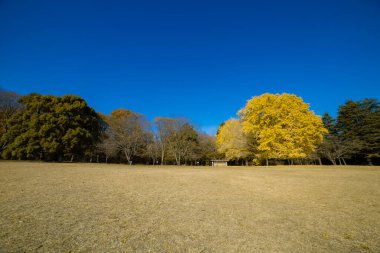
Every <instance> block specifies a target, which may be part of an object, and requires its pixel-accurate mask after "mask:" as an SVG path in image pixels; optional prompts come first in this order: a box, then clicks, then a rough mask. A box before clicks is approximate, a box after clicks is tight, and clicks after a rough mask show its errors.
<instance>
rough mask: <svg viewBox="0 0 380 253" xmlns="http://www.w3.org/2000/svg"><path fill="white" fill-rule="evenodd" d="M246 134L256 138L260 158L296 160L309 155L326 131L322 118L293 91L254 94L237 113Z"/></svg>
mask: <svg viewBox="0 0 380 253" xmlns="http://www.w3.org/2000/svg"><path fill="white" fill-rule="evenodd" d="M238 115H239V116H240V118H241V122H242V129H243V132H244V133H245V134H246V135H253V136H255V137H256V139H257V154H256V156H257V157H259V158H261V159H266V160H267V164H268V159H272V158H274V159H290V160H292V159H296V158H305V157H306V156H308V155H310V154H312V153H313V152H314V151H315V149H316V146H317V145H318V144H319V143H321V142H322V141H323V135H324V134H326V133H327V130H326V129H325V128H324V126H323V122H322V119H321V117H319V116H317V115H315V114H314V112H313V111H311V110H310V109H309V105H308V104H306V103H305V102H303V101H302V98H300V97H297V96H296V95H293V94H287V93H283V94H268V93H265V94H263V95H261V96H257V97H253V98H252V99H250V100H248V101H247V104H246V106H245V107H244V108H243V109H241V110H240V111H239V112H238Z"/></svg>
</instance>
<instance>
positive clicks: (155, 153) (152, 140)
mask: <svg viewBox="0 0 380 253" xmlns="http://www.w3.org/2000/svg"><path fill="white" fill-rule="evenodd" d="M146 155H147V157H148V158H149V159H151V160H152V164H153V165H155V164H156V163H157V162H158V159H159V157H160V155H161V144H160V141H159V137H158V134H157V133H151V134H150V137H149V141H148V144H147V146H146Z"/></svg>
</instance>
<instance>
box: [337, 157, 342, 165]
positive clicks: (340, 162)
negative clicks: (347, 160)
mask: <svg viewBox="0 0 380 253" xmlns="http://www.w3.org/2000/svg"><path fill="white" fill-rule="evenodd" d="M338 162H339V165H342V161H341V160H340V157H338Z"/></svg>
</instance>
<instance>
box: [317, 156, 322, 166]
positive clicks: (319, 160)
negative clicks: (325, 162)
mask: <svg viewBox="0 0 380 253" xmlns="http://www.w3.org/2000/svg"><path fill="white" fill-rule="evenodd" d="M318 162H319V165H322V159H321V158H320V157H318Z"/></svg>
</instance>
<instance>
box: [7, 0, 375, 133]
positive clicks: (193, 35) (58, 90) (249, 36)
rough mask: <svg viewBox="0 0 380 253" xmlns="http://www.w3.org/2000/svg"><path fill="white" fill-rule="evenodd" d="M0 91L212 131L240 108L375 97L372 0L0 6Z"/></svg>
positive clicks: (329, 105) (322, 107) (65, 1)
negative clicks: (176, 119) (82, 102)
mask: <svg viewBox="0 0 380 253" xmlns="http://www.w3.org/2000/svg"><path fill="white" fill-rule="evenodd" d="M0 87H2V88H3V89H7V90H13V91H16V92H18V93H21V94H27V93H30V92H38V93H42V94H54V95H63V94H68V93H71V94H76V95H79V96H81V97H83V98H85V99H86V101H87V102H88V103H89V104H90V105H91V106H92V107H94V108H95V109H96V110H97V111H100V112H103V113H106V114H108V113H110V112H111V111H112V110H113V109H116V108H126V109H131V110H133V111H136V112H140V113H143V114H144V115H146V116H147V118H149V119H153V117H155V116H184V117H187V118H189V119H191V120H192V122H193V123H194V124H196V125H197V126H198V127H199V128H202V129H204V130H207V131H208V132H213V131H215V129H216V127H217V126H218V125H219V124H220V123H221V122H222V121H224V120H227V119H229V118H230V117H233V116H235V114H236V112H237V110H238V109H240V108H241V107H243V106H244V105H245V103H246V100H248V99H249V98H251V97H252V96H257V95H260V94H262V93H265V92H270V93H282V92H288V93H295V94H297V95H299V96H301V97H302V98H303V99H304V101H306V102H307V103H310V105H311V108H312V109H313V110H314V111H315V112H316V113H317V114H322V113H323V112H325V111H328V112H330V113H331V114H333V115H334V114H335V113H336V110H337V107H338V105H340V104H342V103H344V102H345V101H346V100H347V99H354V100H357V99H362V98H365V97H374V98H379V88H380V1H378V0H357V1H350V0H342V1H334V0H326V1H324V0H318V1H305V0H302V1H285V0H284V1H233V0H231V1H220V0H216V1H206V0H203V1H194V0H192V1H170V2H169V1H144V0H138V1H137V0H136V1H104V0H102V1H94V0H91V1H80V0H76V1H69V0H62V1H57V0H54V1H52V0H48V1H39V0H31V1H21V0H0Z"/></svg>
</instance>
